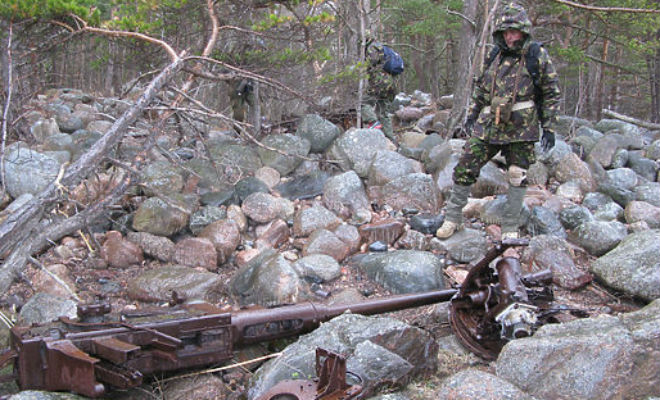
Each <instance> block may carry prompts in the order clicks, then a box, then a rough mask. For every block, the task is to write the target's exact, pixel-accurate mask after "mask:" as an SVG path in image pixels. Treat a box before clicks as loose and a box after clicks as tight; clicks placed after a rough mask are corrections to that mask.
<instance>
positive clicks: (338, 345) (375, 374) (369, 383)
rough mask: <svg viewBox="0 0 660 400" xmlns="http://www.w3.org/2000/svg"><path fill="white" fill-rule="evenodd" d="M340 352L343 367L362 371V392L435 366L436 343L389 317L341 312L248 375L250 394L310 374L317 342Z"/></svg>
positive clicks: (395, 383)
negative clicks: (344, 361) (343, 361)
mask: <svg viewBox="0 0 660 400" xmlns="http://www.w3.org/2000/svg"><path fill="white" fill-rule="evenodd" d="M317 347H322V348H324V349H326V350H330V351H334V352H337V353H340V354H343V355H344V357H346V361H347V362H346V369H347V370H348V371H351V372H354V373H356V374H358V375H360V376H361V378H362V380H363V382H362V386H363V388H364V389H363V390H364V393H365V394H373V393H375V392H377V391H378V390H379V389H381V388H383V387H384V386H383V382H387V383H388V385H387V387H391V386H395V387H400V386H403V385H405V384H406V383H408V382H409V381H410V380H412V379H413V378H415V377H420V376H425V375H427V374H429V373H432V372H433V371H435V368H436V366H437V352H438V347H437V344H436V343H435V341H434V340H433V338H432V336H431V335H430V334H428V333H427V332H425V331H422V330H421V329H418V328H414V327H411V326H409V325H407V324H405V323H403V322H400V321H398V320H395V319H390V318H376V317H365V316H361V315H355V314H343V315H341V316H339V317H337V318H334V319H332V320H331V321H330V322H326V323H324V324H322V325H321V326H320V327H319V328H318V329H316V330H315V331H314V332H312V333H311V334H308V335H305V336H302V337H300V339H298V341H297V342H295V343H294V344H292V345H290V346H288V347H287V348H286V349H284V351H283V352H282V355H280V356H279V357H278V358H276V359H274V360H271V361H269V362H267V363H266V364H264V365H263V366H262V367H261V368H259V370H257V372H256V373H255V375H254V376H253V378H252V379H251V380H250V384H249V388H248V392H247V397H248V399H254V398H256V397H258V396H259V395H261V394H263V393H264V392H265V391H267V390H268V389H270V388H271V387H273V386H274V385H276V384H277V383H278V382H280V381H282V380H285V379H311V378H314V377H315V376H316V373H315V371H314V365H315V354H316V348H317Z"/></svg>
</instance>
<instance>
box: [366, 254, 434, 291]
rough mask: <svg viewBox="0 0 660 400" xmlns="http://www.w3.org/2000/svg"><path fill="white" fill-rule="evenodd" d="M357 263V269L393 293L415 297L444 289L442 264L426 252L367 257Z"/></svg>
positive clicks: (370, 255)
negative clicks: (410, 294) (422, 293)
mask: <svg viewBox="0 0 660 400" xmlns="http://www.w3.org/2000/svg"><path fill="white" fill-rule="evenodd" d="M357 262H358V264H357V267H358V269H360V270H361V271H363V272H364V273H366V274H367V276H368V277H369V278H370V279H373V280H374V281H376V282H377V283H379V284H381V285H383V286H384V287H385V288H387V289H388V290H390V291H392V292H393V293H419V292H425V291H429V290H435V289H439V288H443V287H444V281H443V277H442V261H441V260H440V258H438V257H437V256H435V255H433V254H432V253H429V252H425V251H416V250H396V251H391V252H388V253H371V254H367V255H365V256H363V257H360V258H359V259H358V261H357Z"/></svg>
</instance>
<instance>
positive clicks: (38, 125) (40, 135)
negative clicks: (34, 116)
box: [30, 118, 69, 143]
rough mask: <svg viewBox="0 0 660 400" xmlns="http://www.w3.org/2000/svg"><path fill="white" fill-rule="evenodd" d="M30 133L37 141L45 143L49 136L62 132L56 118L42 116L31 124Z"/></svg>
mask: <svg viewBox="0 0 660 400" xmlns="http://www.w3.org/2000/svg"><path fill="white" fill-rule="evenodd" d="M30 133H31V134H32V136H33V137H34V139H35V140H36V141H37V143H43V142H44V141H45V140H46V139H48V138H49V137H51V136H54V135H58V134H61V133H60V127H59V126H58V125H57V122H55V119H54V118H40V119H39V120H38V121H37V122H35V123H34V124H32V126H30ZM67 136H69V135H67Z"/></svg>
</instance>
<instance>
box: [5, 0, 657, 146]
mask: <svg viewBox="0 0 660 400" xmlns="http://www.w3.org/2000/svg"><path fill="white" fill-rule="evenodd" d="M504 2H507V0H504V1H502V2H500V1H499V0H485V1H477V0H466V1H458V0H433V1H432V0H381V1H373V0H372V1H369V0H351V1H322V0H309V1H301V0H289V1H266V0H249V1H231V0H224V1H223V0H216V1H212V0H164V1H155V0H98V1H95V0H4V1H3V2H2V5H0V18H1V19H0V39H1V41H2V49H0V65H1V67H2V74H3V76H2V78H3V79H2V85H3V87H2V88H3V90H2V96H3V102H2V103H3V105H4V106H5V107H4V113H3V115H4V116H5V117H6V118H5V123H6V128H5V129H3V130H4V135H5V136H7V135H8V136H9V137H7V139H11V137H12V135H13V136H18V137H16V138H17V139H19V138H20V136H21V133H22V132H21V129H20V117H21V115H20V111H19V110H20V106H21V105H22V104H24V103H25V102H26V101H27V100H28V99H29V98H31V97H33V96H35V95H36V94H38V93H43V92H44V91H45V90H46V89H48V88H62V87H70V88H76V89H81V90H83V91H85V92H88V93H91V94H94V95H98V96H114V97H122V96H124V97H125V96H127V95H128V94H129V92H131V90H135V88H140V85H141V83H144V84H146V83H148V81H149V80H150V79H152V78H153V77H154V75H155V74H156V73H158V72H159V71H160V70H161V69H162V68H164V67H165V66H166V65H167V64H168V63H170V62H172V59H173V58H176V57H177V56H178V55H181V54H182V52H183V51H185V54H186V56H187V57H189V58H188V59H187V62H186V65H185V66H184V72H185V73H182V74H178V75H177V76H176V77H175V78H174V79H173V81H172V82H171V84H172V85H173V87H178V88H179V89H182V88H184V89H185V90H184V92H185V95H186V96H190V97H191V98H192V99H194V100H195V101H198V102H200V103H201V104H203V105H204V106H205V107H207V108H208V109H210V110H215V111H217V112H219V113H221V114H223V115H226V114H229V112H228V104H229V102H228V96H227V94H228V90H229V85H227V84H226V82H228V81H230V80H232V79H236V78H239V77H249V78H251V79H253V80H254V81H255V82H258V83H259V85H258V96H259V98H260V102H259V103H260V106H261V109H260V110H259V114H260V115H262V116H263V117H264V118H261V119H259V121H257V123H260V122H261V121H262V120H263V121H269V123H271V124H276V123H278V122H281V121H285V120H287V119H288V118H291V117H292V116H295V115H299V114H302V113H305V112H310V111H316V110H318V109H320V108H319V107H320V106H321V105H322V106H323V109H324V110H326V111H328V110H329V111H331V112H334V113H341V112H345V111H347V110H349V109H356V108H357V107H359V106H358V104H359V99H360V96H361V92H362V90H363V87H364V84H363V80H364V79H361V78H364V72H365V68H364V62H363V57H362V56H361V55H362V54H363V52H362V51H361V48H362V46H364V42H365V37H366V35H369V34H370V35H373V36H375V37H376V38H377V39H379V40H380V41H382V42H384V43H388V44H390V45H391V46H392V47H394V48H395V49H396V50H397V51H399V52H400V53H401V54H402V55H403V57H404V59H405V60H406V71H405V73H404V74H403V75H402V76H400V78H399V85H400V89H401V91H405V92H408V93H411V92H412V91H414V90H417V89H418V90H421V91H424V92H427V93H431V94H432V95H433V96H434V97H435V98H438V97H439V96H442V95H447V94H455V98H454V113H453V115H452V117H453V119H452V122H453V123H460V121H461V118H462V117H463V116H462V113H463V110H464V109H465V106H466V105H467V101H468V97H469V93H470V91H471V85H472V77H473V76H474V74H475V73H478V70H479V68H480V67H481V64H482V62H483V58H484V54H487V51H488V49H489V47H488V46H489V42H490V39H491V35H490V33H491V32H492V19H493V13H494V10H495V9H496V8H497V7H498V6H501V3H504ZM518 3H520V4H521V5H523V6H525V7H526V8H527V10H528V13H529V16H530V18H531V20H532V22H533V24H534V31H533V32H534V36H535V38H536V39H537V40H539V41H541V42H542V43H543V44H544V46H545V47H546V48H547V49H548V50H549V52H550V54H551V56H552V59H553V61H554V63H555V64H556V67H557V70H558V72H559V76H560V78H561V82H560V83H561V87H562V92H563V104H562V108H563V112H564V113H565V114H567V115H573V116H577V117H582V118H586V119H592V120H597V119H599V118H600V117H601V113H602V110H603V109H610V110H613V111H617V112H620V113H623V114H628V115H631V116H635V117H637V118H641V119H645V120H648V121H651V122H658V121H660V40H659V39H660V2H658V1H652V0H635V1H632V0H604V1H580V2H572V1H567V0H542V1H533V2H532V1H519V2H518ZM182 85H185V86H182ZM8 99H9V100H10V101H7V100H8ZM190 101H192V100H190Z"/></svg>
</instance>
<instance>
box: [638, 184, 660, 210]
mask: <svg viewBox="0 0 660 400" xmlns="http://www.w3.org/2000/svg"><path fill="white" fill-rule="evenodd" d="M635 200H639V201H645V202H647V203H649V204H653V205H654V206H656V207H660V183H658V182H650V183H643V184H641V185H639V186H637V187H636V188H635Z"/></svg>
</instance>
